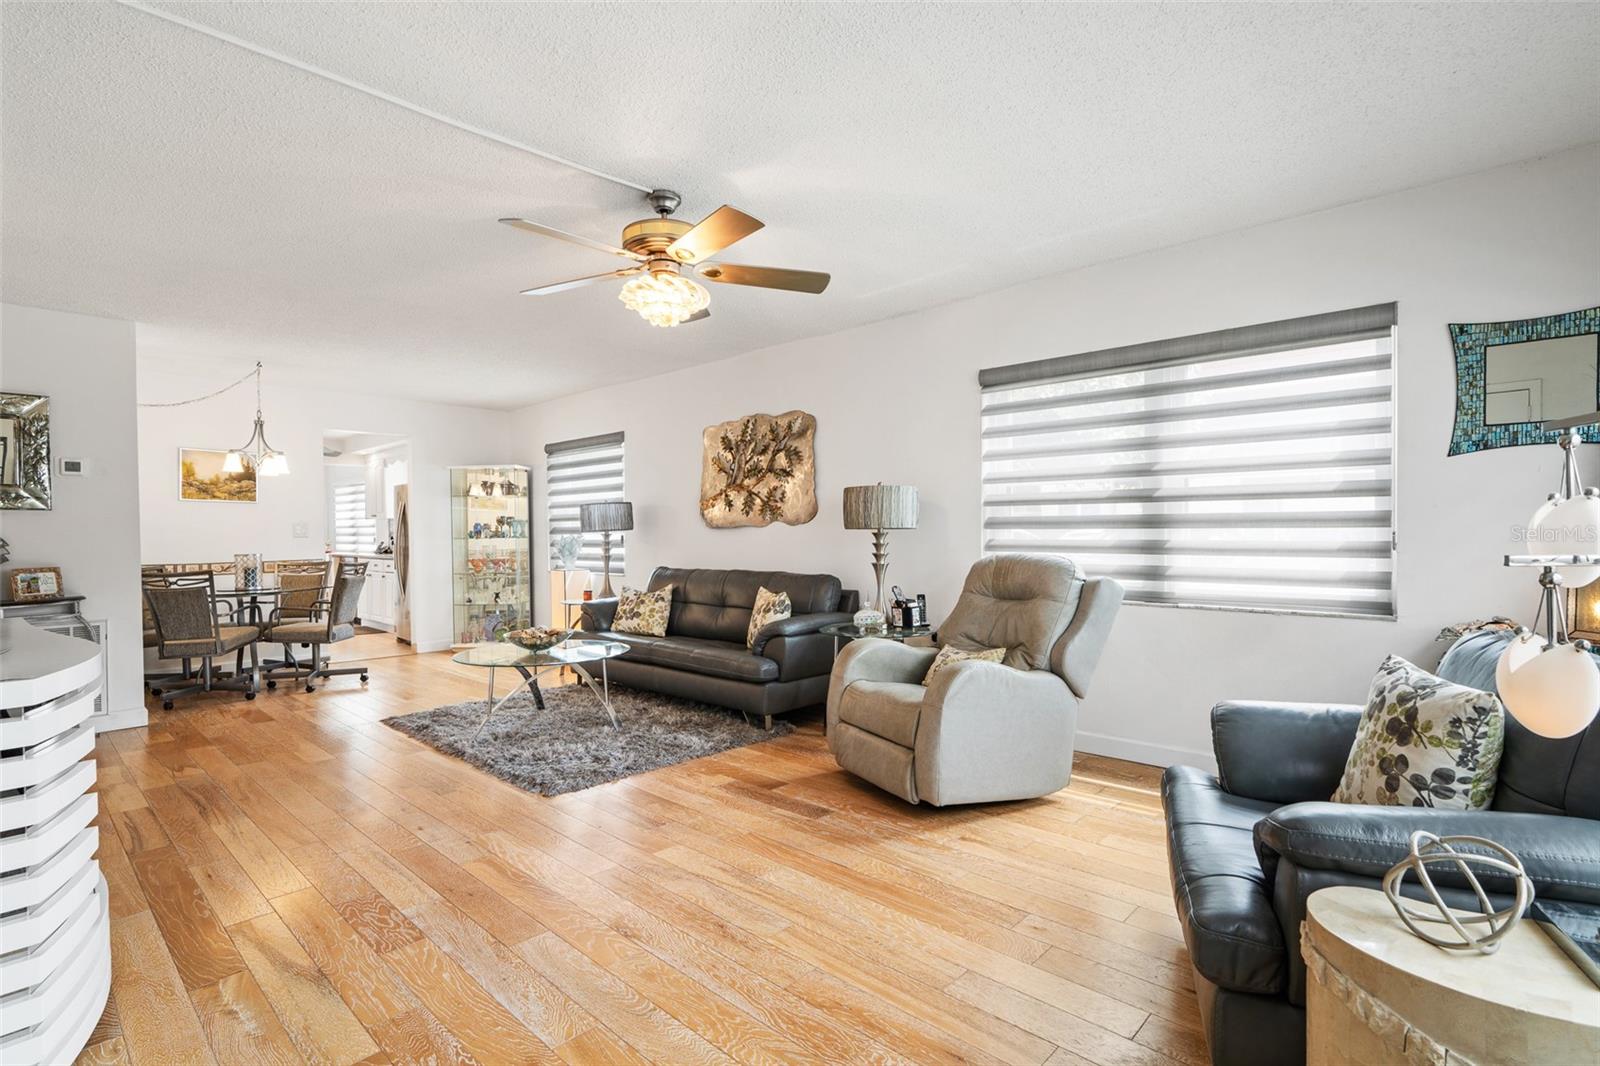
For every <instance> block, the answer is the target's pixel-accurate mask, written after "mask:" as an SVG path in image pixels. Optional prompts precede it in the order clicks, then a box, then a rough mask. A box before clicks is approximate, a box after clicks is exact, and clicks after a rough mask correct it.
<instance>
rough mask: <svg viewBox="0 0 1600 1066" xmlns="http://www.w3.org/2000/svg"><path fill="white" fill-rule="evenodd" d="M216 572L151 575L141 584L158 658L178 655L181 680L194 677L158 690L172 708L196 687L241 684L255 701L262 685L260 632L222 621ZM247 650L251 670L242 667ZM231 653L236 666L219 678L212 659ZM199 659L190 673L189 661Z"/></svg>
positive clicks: (166, 706)
mask: <svg viewBox="0 0 1600 1066" xmlns="http://www.w3.org/2000/svg"><path fill="white" fill-rule="evenodd" d="M216 591H217V590H216V575H214V574H211V573H204V574H168V575H165V576H164V577H162V578H160V579H156V578H151V579H149V580H147V582H146V583H145V586H144V598H145V603H147V604H148V605H149V607H150V617H151V620H152V621H153V622H154V623H155V631H156V644H155V648H156V654H157V655H159V656H160V657H161V658H162V659H179V660H182V661H183V664H184V676H182V677H181V679H180V680H183V681H198V684H190V685H186V686H184V687H182V688H175V689H172V688H167V689H160V690H153V691H156V694H157V695H159V696H160V697H161V701H162V702H161V709H162V710H165V711H170V710H172V701H173V700H175V699H177V698H179V697H181V696H191V695H194V694H195V693H197V692H213V691H216V690H217V689H239V690H241V691H242V692H244V698H245V699H247V700H253V699H255V698H256V692H257V690H258V689H259V687H260V684H259V682H260V671H261V660H260V658H259V653H258V651H257V648H256V641H257V640H258V639H259V638H260V636H261V631H260V630H259V629H257V628H256V627H255V626H240V625H224V624H223V623H222V619H221V618H220V617H219V616H218V614H217V602H216ZM246 649H249V652H250V672H249V673H248V674H247V673H245V672H244V653H245V650H246ZM229 652H233V653H234V654H235V665H234V671H233V673H232V674H231V675H226V676H223V677H220V678H219V677H218V676H217V675H216V673H215V670H214V668H213V665H212V660H213V659H215V658H216V657H217V656H219V655H226V654H227V653H229ZM195 659H199V660H200V673H199V676H198V677H195V676H194V675H193V674H192V673H191V672H190V665H189V664H190V662H191V661H192V660H195Z"/></svg>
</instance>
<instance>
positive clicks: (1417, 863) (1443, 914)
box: [1383, 829, 1533, 955]
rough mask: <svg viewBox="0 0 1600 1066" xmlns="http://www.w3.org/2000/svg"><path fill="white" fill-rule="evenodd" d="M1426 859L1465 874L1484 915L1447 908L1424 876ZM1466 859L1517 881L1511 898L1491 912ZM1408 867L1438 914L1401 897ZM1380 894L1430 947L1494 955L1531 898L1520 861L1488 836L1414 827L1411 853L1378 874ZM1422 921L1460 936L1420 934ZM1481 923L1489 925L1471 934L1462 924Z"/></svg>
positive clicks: (1528, 881) (1530, 883)
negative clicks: (1467, 846) (1469, 849)
mask: <svg viewBox="0 0 1600 1066" xmlns="http://www.w3.org/2000/svg"><path fill="white" fill-rule="evenodd" d="M1453 844H1470V845H1472V846H1473V847H1475V848H1481V849H1483V850H1484V851H1487V852H1489V853H1490V854H1488V855H1484V854H1480V853H1478V852H1475V851H1474V852H1460V851H1457V850H1455V848H1454V847H1452V846H1451V845H1453ZM1430 863H1450V864H1451V865H1453V866H1454V867H1455V868H1456V869H1457V870H1459V871H1460V872H1461V876H1462V877H1464V878H1466V880H1467V885H1468V886H1469V887H1470V888H1471V889H1472V892H1473V894H1474V895H1475V896H1477V897H1478V906H1479V907H1481V908H1482V910H1483V913H1482V914H1467V915H1462V914H1457V913H1455V912H1454V911H1453V910H1451V909H1450V907H1449V906H1448V905H1447V904H1446V903H1445V901H1444V899H1443V897H1441V896H1440V895H1439V890H1438V889H1436V888H1434V887H1433V878H1432V877H1430V876H1429V875H1428V865H1429V864H1430ZM1469 863H1476V864H1477V865H1479V866H1485V867H1488V868H1489V869H1491V870H1496V871H1498V872H1500V873H1503V874H1506V875H1508V876H1509V877H1511V879H1512V880H1513V882H1514V883H1515V884H1516V891H1517V898H1516V902H1514V903H1512V904H1511V905H1510V906H1508V907H1506V908H1504V909H1502V910H1495V909H1494V904H1493V903H1492V902H1490V900H1489V895H1488V893H1486V892H1485V891H1484V890H1483V886H1482V885H1480V884H1479V883H1478V878H1477V877H1476V876H1475V875H1474V874H1473V872H1472V868H1471V866H1470V865H1468V864H1469ZM1408 871H1415V873H1416V875H1417V883H1418V884H1419V885H1421V886H1422V889H1423V891H1424V892H1426V893H1427V894H1428V898H1429V899H1431V900H1432V901H1433V905H1434V907H1435V908H1437V912H1435V913H1430V912H1427V911H1423V910H1416V909H1414V908H1413V904H1414V903H1415V901H1413V900H1408V899H1406V898H1405V897H1404V896H1402V895H1400V886H1401V883H1402V882H1404V881H1405V878H1406V873H1407V872H1408ZM1383 894H1384V895H1385V896H1387V897H1389V903H1390V905H1391V906H1393V907H1394V909H1395V913H1397V914H1399V915H1400V920H1401V921H1403V922H1405V923H1406V928H1407V929H1410V930H1411V932H1412V933H1414V934H1416V935H1417V936H1418V937H1421V938H1422V939H1423V940H1426V941H1427V942H1428V943H1430V944H1432V945H1434V946H1435V947H1441V948H1444V949H1445V950H1446V951H1477V952H1480V953H1481V954H1484V955H1493V954H1494V953H1495V952H1496V951H1498V950H1499V948H1500V941H1501V940H1503V939H1505V936H1506V934H1507V933H1509V932H1511V930H1512V929H1513V928H1515V927H1516V924H1517V923H1518V922H1520V921H1521V920H1522V912H1523V911H1525V910H1527V909H1528V904H1530V903H1532V902H1533V882H1532V881H1530V880H1528V874H1527V872H1526V871H1525V870H1523V868H1522V860H1521V859H1519V858H1517V857H1516V855H1514V854H1513V853H1512V852H1511V851H1510V850H1509V849H1507V848H1503V847H1501V846H1500V845H1499V844H1496V843H1495V842H1494V841H1492V840H1485V839H1484V838H1483V837H1469V836H1449V837H1441V836H1435V835H1434V834H1432V833H1428V832H1424V831H1423V830H1420V829H1419V830H1418V831H1417V832H1415V833H1412V834H1411V854H1410V855H1408V856H1407V857H1406V858H1405V859H1402V860H1401V861H1400V862H1398V863H1396V864H1395V865H1394V866H1393V867H1392V868H1391V869H1390V870H1389V872H1388V873H1386V874H1384V875H1383ZM1422 922H1430V923H1436V924H1439V925H1448V926H1450V928H1451V929H1452V930H1454V931H1455V934H1456V936H1457V937H1459V939H1455V940H1451V939H1443V938H1440V937H1436V936H1434V935H1433V934H1431V933H1427V932H1424V931H1423V930H1422V928H1421V926H1420V924H1419V923H1422ZM1484 925H1486V926H1488V928H1489V931H1488V932H1487V933H1484V934H1483V935H1481V936H1475V935H1474V934H1473V933H1472V932H1471V931H1469V930H1468V928H1467V927H1468V926H1484Z"/></svg>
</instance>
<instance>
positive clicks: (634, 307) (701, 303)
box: [617, 272, 711, 328]
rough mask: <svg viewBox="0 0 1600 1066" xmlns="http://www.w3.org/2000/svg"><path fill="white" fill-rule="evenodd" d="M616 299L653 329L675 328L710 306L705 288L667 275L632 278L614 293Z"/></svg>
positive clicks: (676, 276) (670, 274) (678, 277)
mask: <svg viewBox="0 0 1600 1066" xmlns="http://www.w3.org/2000/svg"><path fill="white" fill-rule="evenodd" d="M617 299H619V300H621V301H622V303H623V306H624V307H626V308H628V310H630V311H634V312H636V313H637V314H638V315H639V317H640V318H642V319H644V320H645V321H646V322H648V323H650V324H651V325H652V326H660V327H662V328H668V327H671V326H676V325H677V324H678V323H680V322H682V321H684V320H685V319H687V318H689V317H690V316H691V315H694V314H697V313H699V312H700V311H703V310H705V309H706V308H707V307H708V306H710V304H711V294H710V293H709V292H707V291H706V290H705V286H703V285H700V284H699V283H698V282H695V281H691V280H690V279H688V278H686V277H683V276H682V275H679V274H673V273H667V272H662V273H652V274H642V275H640V276H639V277H636V278H633V279H632V280H631V281H629V282H628V283H627V284H626V285H624V286H623V287H622V291H621V292H619V293H617Z"/></svg>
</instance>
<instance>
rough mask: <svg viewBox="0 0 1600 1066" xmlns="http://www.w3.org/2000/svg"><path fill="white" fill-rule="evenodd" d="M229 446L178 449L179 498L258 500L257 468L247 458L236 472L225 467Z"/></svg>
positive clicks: (236, 500)
mask: <svg viewBox="0 0 1600 1066" xmlns="http://www.w3.org/2000/svg"><path fill="white" fill-rule="evenodd" d="M227 458H228V452H227V450H226V449H218V448H179V449H178V498H179V499H180V500H194V501H199V502H203V503H255V502H256V468H255V465H254V464H252V463H251V462H250V460H249V459H248V458H247V459H245V461H244V470H243V471H241V472H240V473H237V474H230V473H227V472H226V471H224V470H223V469H222V464H223V462H224V461H225V460H226V459H227Z"/></svg>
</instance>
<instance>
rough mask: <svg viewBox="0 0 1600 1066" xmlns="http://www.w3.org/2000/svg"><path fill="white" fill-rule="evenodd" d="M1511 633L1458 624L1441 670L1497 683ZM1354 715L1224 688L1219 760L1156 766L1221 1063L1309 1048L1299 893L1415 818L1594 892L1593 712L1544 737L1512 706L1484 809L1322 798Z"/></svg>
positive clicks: (1404, 834) (1373, 874) (1532, 871)
mask: <svg viewBox="0 0 1600 1066" xmlns="http://www.w3.org/2000/svg"><path fill="white" fill-rule="evenodd" d="M1509 639H1510V637H1509V635H1508V634H1506V633H1503V632H1482V633H1471V634H1468V635H1466V636H1464V637H1462V638H1461V639H1460V640H1458V641H1457V642H1456V643H1455V645H1453V646H1452V647H1451V649H1450V650H1449V652H1447V653H1446V654H1445V657H1444V659H1443V661H1442V662H1441V663H1440V664H1439V667H1438V669H1437V670H1436V671H1435V672H1436V673H1437V674H1438V675H1439V676H1441V677H1444V678H1446V679H1448V680H1451V681H1455V682H1458V683H1460V684H1463V685H1470V686H1471V687H1473V688H1477V689H1483V690H1487V691H1494V670H1495V663H1496V661H1497V660H1498V659H1499V656H1500V651H1501V649H1502V648H1503V647H1504V646H1505V643H1506V641H1507V640H1509ZM1360 717H1361V708H1360V707H1356V706H1344V705H1327V706H1322V705H1308V704H1271V703H1221V704H1218V705H1217V706H1216V707H1215V708H1213V710H1212V712H1211V731H1212V746H1213V748H1214V750H1215V753H1216V758H1217V766H1218V768H1219V771H1220V772H1219V774H1218V775H1216V776H1213V775H1211V774H1209V773H1206V772H1204V771H1202V770H1197V769H1194V768H1193V767H1187V766H1174V767H1171V768H1169V769H1168V770H1167V771H1166V774H1165V776H1164V777H1163V779H1162V801H1163V805H1164V807H1165V810H1166V823H1167V856H1168V859H1169V861H1170V864H1171V872H1172V889H1173V895H1174V897H1175V898H1176V902H1177V908H1178V917H1179V920H1180V921H1181V923H1182V925H1183V935H1184V941H1185V942H1186V943H1187V945H1188V948H1189V956H1190V960H1191V962H1192V964H1193V966H1194V981H1195V990H1196V994H1197V995H1198V997H1199V1001H1200V1015H1201V1021H1202V1023H1203V1025H1204V1027H1205V1033H1206V1040H1207V1042H1208V1043H1209V1045H1210V1049H1211V1061H1212V1063H1213V1064H1215V1066H1300V1064H1302V1063H1304V1061H1305V992H1306V971H1305V964H1304V962H1303V961H1302V959H1301V957H1300V924H1301V921H1302V920H1303V919H1304V916H1305V905H1306V898H1307V897H1308V896H1310V895H1311V893H1313V892H1315V891H1317V890H1318V889H1320V888H1326V887H1328V886H1330V885H1361V886H1365V887H1368V888H1378V887H1379V884H1380V882H1381V880H1382V877H1383V874H1384V872H1385V871H1386V870H1388V869H1389V867H1391V866H1393V865H1394V864H1395V863H1396V862H1399V861H1400V860H1401V859H1402V858H1404V857H1405V855H1406V853H1407V848H1408V841H1409V837H1410V835H1411V833H1412V832H1413V831H1415V830H1417V829H1426V830H1428V831H1429V832H1432V833H1437V834H1439V835H1441V836H1443V835H1446V834H1464V835H1470V836H1481V837H1487V838H1489V839H1491V840H1494V841H1497V842H1498V843H1500V844H1502V845H1504V846H1506V847H1508V848H1510V849H1511V850H1512V851H1514V852H1515V853H1516V854H1517V855H1518V856H1519V857H1520V858H1521V859H1522V861H1523V864H1524V866H1525V867H1526V869H1527V871H1528V875H1529V876H1530V877H1531V878H1532V879H1533V882H1534V886H1535V892H1536V897H1535V898H1542V899H1558V900H1569V901H1574V902H1585V903H1600V820H1597V819H1600V720H1597V721H1596V723H1595V724H1593V725H1591V726H1590V727H1589V728H1588V729H1587V730H1586V731H1585V732H1582V733H1579V734H1577V735H1576V736H1573V737H1569V738H1566V739H1564V740H1550V739H1547V738H1544V737H1540V736H1536V735H1535V734H1533V733H1530V732H1529V731H1528V730H1527V729H1526V728H1524V727H1523V726H1522V725H1521V724H1520V723H1518V722H1517V721H1516V720H1515V719H1511V718H1508V721H1507V725H1506V736H1505V749H1504V752H1503V754H1502V756H1501V761H1500V770H1499V782H1498V785H1497V786H1496V789H1495V794H1494V800H1493V802H1492V805H1491V806H1492V809H1490V810H1487V811H1445V810H1433V809H1430V808H1421V807H1376V806H1372V807H1369V806H1357V805H1352V804H1336V803H1329V802H1326V801H1327V799H1328V797H1329V796H1331V795H1333V793H1334V789H1335V788H1336V787H1337V786H1338V782H1339V777H1340V775H1341V773H1342V772H1343V770H1344V764H1345V757H1346V756H1347V755H1348V754H1349V751H1350V745H1351V743H1352V741H1353V740H1354V739H1355V731H1356V725H1357V723H1358V722H1359V720H1360ZM1429 872H1430V874H1431V875H1432V877H1433V879H1434V882H1435V883H1436V884H1439V885H1449V886H1451V888H1449V889H1448V890H1447V891H1446V892H1445V895H1446V896H1447V897H1448V898H1450V899H1451V902H1452V904H1453V905H1457V906H1463V907H1469V908H1471V909H1476V902H1475V901H1474V900H1473V898H1472V896H1471V895H1470V893H1468V892H1467V891H1466V889H1465V888H1464V885H1465V882H1463V881H1461V880H1460V878H1459V875H1457V874H1456V873H1455V872H1454V871H1453V870H1450V869H1447V868H1445V867H1442V866H1436V867H1430V870H1429ZM1476 872H1478V874H1479V876H1480V879H1481V880H1482V881H1483V884H1484V887H1485V888H1486V889H1488V890H1489V891H1490V893H1491V896H1493V897H1494V898H1495V899H1496V901H1497V902H1499V903H1504V902H1506V901H1507V900H1508V899H1509V898H1510V895H1509V894H1508V893H1507V892H1505V890H1506V889H1507V888H1508V887H1509V886H1508V883H1507V882H1506V881H1505V880H1504V879H1500V878H1496V877H1493V876H1490V875H1489V874H1488V873H1487V872H1486V871H1483V870H1478V871H1476ZM1497 888H1498V889H1500V890H1501V891H1500V892H1496V889H1497ZM1396 928H1397V930H1399V931H1398V932H1397V934H1396V935H1402V936H1403V935H1409V934H1406V933H1405V932H1404V931H1403V930H1402V929H1400V927H1399V925H1398V920H1397V923H1396Z"/></svg>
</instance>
